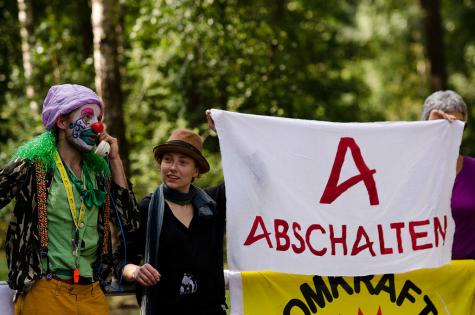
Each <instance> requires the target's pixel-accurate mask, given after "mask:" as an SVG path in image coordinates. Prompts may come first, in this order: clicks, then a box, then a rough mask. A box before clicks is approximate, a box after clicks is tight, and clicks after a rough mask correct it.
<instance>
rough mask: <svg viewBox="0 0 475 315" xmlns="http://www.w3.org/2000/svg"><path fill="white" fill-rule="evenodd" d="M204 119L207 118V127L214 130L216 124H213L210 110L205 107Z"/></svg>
mask: <svg viewBox="0 0 475 315" xmlns="http://www.w3.org/2000/svg"><path fill="white" fill-rule="evenodd" d="M206 119H207V120H208V127H209V129H211V130H213V131H214V132H216V126H215V125H214V120H213V117H211V110H210V109H207V110H206Z"/></svg>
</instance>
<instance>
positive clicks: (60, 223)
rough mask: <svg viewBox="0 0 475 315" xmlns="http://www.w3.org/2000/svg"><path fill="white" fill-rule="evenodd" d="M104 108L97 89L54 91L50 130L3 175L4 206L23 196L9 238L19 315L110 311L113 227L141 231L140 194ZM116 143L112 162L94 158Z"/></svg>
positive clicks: (46, 106) (47, 115)
mask: <svg viewBox="0 0 475 315" xmlns="http://www.w3.org/2000/svg"><path fill="white" fill-rule="evenodd" d="M103 112H104V108H103V104H102V102H101V100H100V99H99V97H98V96H97V95H96V93H94V92H93V91H92V90H91V89H89V88H87V87H84V86H81V85H75V84H62V85H55V86H52V87H51V88H50V89H49V91H48V94H47V96H46V98H45V100H44V103H43V110H42V119H43V123H44V125H45V128H46V131H45V132H44V133H42V134H41V135H39V136H37V137H36V138H34V139H33V140H31V141H29V142H27V143H26V144H24V145H22V146H21V147H19V148H18V149H17V151H16V152H15V154H14V156H13V158H12V160H11V161H10V162H9V163H8V164H7V165H6V166H5V167H4V168H3V169H2V170H1V171H0V208H3V207H4V206H6V205H7V204H8V203H9V202H10V201H11V200H13V199H15V201H16V204H15V207H14V210H13V213H12V218H11V221H10V223H9V227H8V231H7V237H6V254H7V262H8V268H9V273H8V284H9V286H10V288H12V289H14V290H16V298H15V305H14V306H15V314H48V315H49V314H71V315H72V314H81V315H83V314H108V313H109V311H108V305H107V301H106V299H105V296H104V293H103V290H104V289H105V287H106V286H107V285H108V284H109V283H110V280H111V272H110V271H111V266H112V252H111V232H110V225H111V224H112V222H115V220H116V219H117V220H120V225H121V226H122V228H123V230H124V232H131V231H133V230H134V229H137V227H138V210H137V205H136V201H135V197H134V194H133V192H132V190H131V187H130V185H129V183H128V181H127V178H126V176H125V172H124V168H123V166H122V161H121V159H120V156H119V147H118V142H117V139H115V138H113V137H111V136H110V135H108V134H107V133H106V132H105V130H104V129H105V128H104V125H103V124H102V122H101V120H102V117H103ZM99 141H105V142H107V143H109V145H110V152H109V154H108V161H109V163H108V162H107V160H106V159H105V158H103V157H100V156H98V155H97V154H95V153H94V149H95V146H96V143H98V142H99Z"/></svg>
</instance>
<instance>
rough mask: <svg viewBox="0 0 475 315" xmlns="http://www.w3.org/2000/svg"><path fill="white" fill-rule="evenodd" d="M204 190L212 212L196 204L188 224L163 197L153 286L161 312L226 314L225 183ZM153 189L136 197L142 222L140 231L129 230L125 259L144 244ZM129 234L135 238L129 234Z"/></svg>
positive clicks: (137, 255) (134, 257)
mask: <svg viewBox="0 0 475 315" xmlns="http://www.w3.org/2000/svg"><path fill="white" fill-rule="evenodd" d="M205 191H206V192H207V193H208V195H209V196H210V197H211V198H213V199H214V200H215V201H216V208H215V209H212V211H213V212H214V213H213V215H212V216H200V215H199V214H198V211H197V209H194V215H193V218H192V220H191V222H190V225H189V227H186V226H185V225H184V224H183V223H181V222H180V221H179V220H178V219H177V218H176V217H175V216H174V214H173V212H172V211H171V209H170V207H169V206H168V204H167V203H165V212H164V217H163V226H162V231H161V235H160V245H159V254H158V265H157V266H154V267H155V268H156V269H157V270H158V271H159V272H160V274H161V278H160V282H159V283H158V284H157V285H156V286H155V287H153V288H151V291H152V292H151V297H152V299H153V300H154V301H155V302H156V303H158V305H159V309H160V314H225V312H224V311H219V310H220V308H221V305H225V288H224V275H223V238H224V229H225V217H226V198H225V192H224V185H220V186H217V187H212V188H207V189H205ZM150 200H151V195H150V196H148V197H146V198H144V199H143V200H142V201H140V202H139V204H138V208H139V210H140V213H141V225H140V230H139V233H138V235H136V236H131V235H129V236H128V238H129V239H128V241H127V243H128V244H129V245H128V256H129V257H128V260H129V261H130V262H132V263H135V264H139V263H141V262H140V260H142V257H143V255H144V249H145V230H146V227H147V212H148V206H149V203H150ZM131 238H134V239H133V240H132V239H131Z"/></svg>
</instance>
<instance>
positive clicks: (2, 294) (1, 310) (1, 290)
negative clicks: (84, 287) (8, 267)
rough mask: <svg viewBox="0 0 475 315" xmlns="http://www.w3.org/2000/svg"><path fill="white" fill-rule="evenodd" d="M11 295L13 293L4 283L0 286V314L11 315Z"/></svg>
mask: <svg viewBox="0 0 475 315" xmlns="http://www.w3.org/2000/svg"><path fill="white" fill-rule="evenodd" d="M13 294H14V291H13V290H12V289H10V288H9V287H8V285H7V284H6V283H5V284H3V283H1V284H0V314H2V315H9V314H13Z"/></svg>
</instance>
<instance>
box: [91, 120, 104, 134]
mask: <svg viewBox="0 0 475 315" xmlns="http://www.w3.org/2000/svg"><path fill="white" fill-rule="evenodd" d="M91 129H92V131H94V132H95V133H101V132H102V131H103V130H104V125H103V124H102V123H101V122H99V121H98V122H95V123H93V124H92V125H91Z"/></svg>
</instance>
